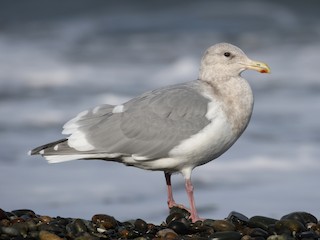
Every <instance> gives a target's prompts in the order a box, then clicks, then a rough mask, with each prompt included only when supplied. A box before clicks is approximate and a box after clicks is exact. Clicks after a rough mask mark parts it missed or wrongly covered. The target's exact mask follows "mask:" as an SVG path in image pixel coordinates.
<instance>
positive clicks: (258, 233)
mask: <svg viewBox="0 0 320 240" xmlns="http://www.w3.org/2000/svg"><path fill="white" fill-rule="evenodd" d="M247 234H248V235H249V236H251V237H263V238H267V237H268V235H269V234H268V232H267V231H265V230H263V229H261V228H250V229H249V230H248V231H247Z"/></svg>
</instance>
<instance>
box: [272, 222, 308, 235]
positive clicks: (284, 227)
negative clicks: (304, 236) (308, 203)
mask: <svg viewBox="0 0 320 240" xmlns="http://www.w3.org/2000/svg"><path fill="white" fill-rule="evenodd" d="M275 230H276V231H277V233H278V234H282V233H286V232H288V231H289V232H290V233H291V234H292V235H294V234H295V233H298V232H303V231H306V227H305V226H304V225H303V224H302V223H301V222H299V221H297V220H293V219H283V220H280V221H277V222H276V224H275Z"/></svg>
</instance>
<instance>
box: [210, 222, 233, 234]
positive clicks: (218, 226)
mask: <svg viewBox="0 0 320 240" xmlns="http://www.w3.org/2000/svg"><path fill="white" fill-rule="evenodd" d="M212 227H213V229H214V230H215V231H217V232H226V231H234V230H235V229H236V227H235V225H234V224H233V223H231V222H228V221H226V220H216V221H214V222H213V224H212Z"/></svg>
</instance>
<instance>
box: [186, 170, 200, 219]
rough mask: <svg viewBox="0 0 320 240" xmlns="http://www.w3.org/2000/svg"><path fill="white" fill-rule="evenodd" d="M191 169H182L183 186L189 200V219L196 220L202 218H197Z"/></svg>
mask: <svg viewBox="0 0 320 240" xmlns="http://www.w3.org/2000/svg"><path fill="white" fill-rule="evenodd" d="M191 170H192V169H184V170H183V171H182V174H183V176H184V178H185V186H186V192H187V195H188V198H189V202H190V208H191V211H190V213H191V216H190V218H191V220H192V222H196V221H198V220H202V219H200V218H199V215H198V213H197V209H196V204H195V201H194V197H193V186H192V182H191Z"/></svg>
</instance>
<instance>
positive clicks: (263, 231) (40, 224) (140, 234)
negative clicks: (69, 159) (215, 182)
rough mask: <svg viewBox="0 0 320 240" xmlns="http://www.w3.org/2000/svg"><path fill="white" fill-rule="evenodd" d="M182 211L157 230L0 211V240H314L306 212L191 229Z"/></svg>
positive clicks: (318, 234)
mask: <svg viewBox="0 0 320 240" xmlns="http://www.w3.org/2000/svg"><path fill="white" fill-rule="evenodd" d="M184 211H185V210H183V209H175V210H172V211H171V213H170V214H169V216H168V217H167V218H166V221H165V222H163V223H161V224H159V225H157V224H153V223H147V222H146V221H145V220H143V219H136V220H130V221H125V222H120V221H117V220H116V219H115V218H114V217H112V216H110V215H106V214H96V215H94V216H93V217H92V219H91V220H84V219H80V218H62V217H50V216H41V215H37V214H36V213H34V212H33V211H32V210H28V209H20V210H16V211H12V212H6V211H4V210H0V216H1V219H0V240H3V239H6V240H7V239H8V240H9V239H10V240H22V239H26V240H31V239H40V240H60V239H64V240H65V239H75V240H101V239H102V240H103V239H107V240H108V239H135V240H151V239H152V240H182V239H183V240H207V239H215V240H224V239H227V240H240V239H241V240H313V239H316V240H319V239H320V224H319V223H318V222H317V220H316V218H315V217H314V216H313V215H311V214H309V213H305V212H294V213H290V214H288V215H286V216H284V217H283V218H282V219H280V220H277V219H273V218H268V217H263V216H254V217H252V218H250V219H248V218H247V217H246V216H244V215H243V214H241V213H238V212H235V211H233V212H231V213H230V214H229V215H228V217H227V218H226V219H223V220H219V219H218V220H213V219H206V220H204V221H197V222H195V223H192V222H191V221H190V219H189V217H188V214H187V213H186V212H184Z"/></svg>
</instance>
